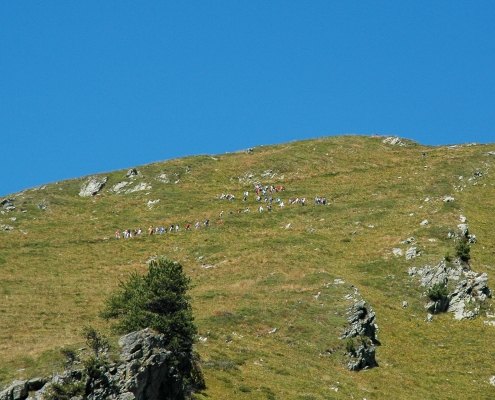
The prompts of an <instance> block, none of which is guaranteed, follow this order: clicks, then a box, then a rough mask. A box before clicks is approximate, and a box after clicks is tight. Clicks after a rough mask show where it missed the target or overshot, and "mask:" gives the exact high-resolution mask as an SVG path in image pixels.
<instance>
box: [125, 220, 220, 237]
mask: <svg viewBox="0 0 495 400" xmlns="http://www.w3.org/2000/svg"><path fill="white" fill-rule="evenodd" d="M219 223H221V222H220V220H219ZM203 226H204V227H208V226H210V220H209V219H207V220H206V221H205V222H203ZM194 227H195V228H196V229H199V228H201V223H200V222H199V221H198V222H196V223H195V224H194ZM184 229H185V230H186V231H189V230H191V224H189V223H188V224H186V226H185V227H184ZM179 230H180V226H179V224H172V225H170V228H166V227H164V226H163V225H162V226H160V227H158V226H157V227H153V225H150V227H149V228H148V235H162V234H164V233H174V232H179ZM142 234H143V231H142V229H141V228H139V229H133V230H132V229H126V230H125V231H124V232H123V237H124V239H128V238H132V237H134V236H140V235H142ZM121 237H122V236H121V234H120V230H118V229H117V231H116V232H115V239H121Z"/></svg>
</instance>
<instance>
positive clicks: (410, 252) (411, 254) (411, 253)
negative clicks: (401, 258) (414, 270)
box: [406, 247, 421, 260]
mask: <svg viewBox="0 0 495 400" xmlns="http://www.w3.org/2000/svg"><path fill="white" fill-rule="evenodd" d="M420 255H421V252H420V251H419V250H418V249H417V248H416V247H410V248H408V249H407V251H406V260H410V259H412V258H415V257H419V256H420Z"/></svg>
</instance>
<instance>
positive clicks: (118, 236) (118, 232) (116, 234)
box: [115, 229, 120, 239]
mask: <svg viewBox="0 0 495 400" xmlns="http://www.w3.org/2000/svg"><path fill="white" fill-rule="evenodd" d="M115 239H120V231H119V230H118V229H117V231H116V232H115Z"/></svg>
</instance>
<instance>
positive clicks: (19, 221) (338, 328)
mask: <svg viewBox="0 0 495 400" xmlns="http://www.w3.org/2000/svg"><path fill="white" fill-rule="evenodd" d="M494 164H495V144H488V145H479V144H463V145H452V146H435V147H433V146H423V145H420V144H418V143H415V142H413V141H410V140H405V139H399V138H384V137H362V136H340V137H325V138H320V139H313V140H305V141H298V142H291V143H285V144H280V145H275V146H262V147H255V148H253V149H249V150H248V151H242V152H238V153H230V154H221V155H215V156H206V155H205V156H196V157H185V158H180V159H174V160H168V161H164V162H158V163H153V164H149V165H143V166H136V167H135V168H134V169H131V170H129V171H127V170H120V171H114V172H109V173H105V174H99V175H97V176H92V177H84V178H80V179H71V180H67V181H61V182H56V183H51V184H47V185H44V186H41V187H37V188H32V189H26V190H24V191H22V192H20V193H16V194H12V195H10V196H7V197H5V198H2V199H0V201H1V207H2V208H1V210H2V214H1V215H0V229H1V230H0V295H1V298H2V303H1V304H0V326H1V327H2V329H0V379H1V382H2V383H3V384H7V383H9V382H10V381H11V380H12V379H14V378H19V379H25V378H29V377H32V376H35V375H40V374H41V375H42V374H47V373H51V372H52V370H54V369H57V368H60V364H59V362H60V361H59V355H58V349H59V348H60V347H61V346H67V345H73V346H78V345H80V343H81V336H80V332H81V330H82V328H83V327H84V326H87V325H91V326H94V327H96V328H98V329H100V330H102V331H104V332H106V333H107V334H110V332H109V330H108V325H107V323H106V322H105V321H103V320H101V319H100V318H99V317H98V313H99V310H100V309H101V307H102V305H103V302H104V300H105V298H106V297H107V296H108V295H109V294H110V293H111V292H112V290H114V288H115V287H116V286H117V285H118V283H119V279H123V278H125V276H126V275H127V274H129V273H130V272H133V271H140V272H144V271H145V270H146V268H147V266H146V262H147V261H148V260H150V259H152V258H153V257H155V256H160V255H164V256H166V257H168V258H170V259H172V260H177V261H179V262H180V263H181V264H182V265H183V266H184V270H185V271H186V273H187V274H188V276H190V277H191V278H192V282H193V284H194V289H193V290H192V292H191V295H192V304H193V309H194V315H195V318H196V324H197V326H198V328H199V336H198V341H197V344H196V350H197V351H198V352H199V354H200V355H201V357H202V360H203V371H204V374H205V379H206V384H207V387H208V388H207V389H206V390H205V391H204V392H203V393H201V394H198V395H197V397H198V398H200V399H201V398H213V399H232V398H240V399H244V398H245V399H260V398H267V399H288V398H290V399H292V398H293V399H327V398H328V399H330V398H332V399H333V398H346V399H348V398H359V399H361V398H367V399H388V398H398V399H424V398H439V399H448V398H452V399H454V398H461V397H464V398H491V397H493V396H494V395H495V387H494V386H492V385H491V384H490V379H491V377H492V376H494V375H495V361H494V355H493V350H492V349H491V347H490V345H491V343H493V341H494V340H495V326H494V325H495V322H494V321H495V318H494V317H493V314H494V313H495V311H494V310H493V305H492V303H493V301H492V300H491V299H490V298H489V297H487V298H486V299H485V300H484V301H483V302H477V300H476V299H475V300H473V301H472V302H471V303H470V304H467V305H468V306H469V307H468V308H469V310H471V311H472V310H474V309H475V308H476V309H477V310H476V313H473V315H472V317H473V318H464V319H462V320H456V319H455V315H454V314H453V313H450V312H447V313H439V314H435V315H434V316H433V318H432V320H431V322H428V313H429V312H428V311H427V310H426V309H425V307H424V306H425V304H426V303H427V298H426V297H425V296H424V293H425V291H426V288H425V287H422V286H420V284H421V279H420V276H419V275H418V274H417V273H416V272H417V271H418V270H421V271H422V273H424V271H425V266H431V267H434V266H437V265H439V264H440V263H442V262H444V263H445V266H446V268H450V269H451V271H454V270H455V269H456V268H457V267H458V266H461V271H462V269H464V270H467V269H468V268H470V269H471V270H472V271H473V274H481V273H487V276H488V283H487V284H488V287H492V288H494V287H495V284H493V283H492V282H493V281H492V279H493V273H494V271H495V262H494V254H495V238H494V236H493V234H492V227H493V226H494V222H495V214H494V213H493V212H492V210H493V205H494V203H495V176H494V175H493V173H492V167H493V165H494ZM91 182H93V183H91ZM256 184H261V185H263V186H272V185H273V186H274V187H276V188H279V189H280V191H275V192H274V193H273V194H271V193H268V194H267V196H268V197H270V196H273V198H274V200H273V203H272V204H273V206H272V207H273V209H272V211H270V212H269V211H268V210H267V205H268V204H269V202H265V200H264V196H263V195H261V197H262V198H261V201H260V202H259V201H257V200H256V193H255V192H254V190H253V189H254V186H255V185H256ZM101 185H102V186H101ZM88 186H90V187H89V189H88ZM100 186H101V187H100ZM282 187H283V190H282ZM82 189H87V193H86V192H85V191H84V190H82ZM246 191H248V192H249V195H248V196H247V199H246V201H243V196H244V192H246ZM222 194H225V195H233V196H234V200H229V199H228V198H227V197H228V196H225V197H224V198H223V196H222ZM86 195H87V196H86ZM277 197H278V198H280V200H281V201H283V202H284V207H283V208H281V207H280V206H279V203H277V201H276V199H277ZM315 197H319V198H320V197H325V199H326V204H325V205H323V204H315V202H314V199H315ZM296 198H299V199H302V198H306V205H304V206H303V205H301V203H297V204H289V199H291V200H294V199H296ZM260 204H261V205H263V208H264V209H263V212H259V211H258V208H259V206H260ZM246 209H249V212H245V211H246ZM222 211H223V213H222V215H221V216H220V213H221V212H222ZM239 211H240V212H239ZM463 218H464V222H463V220H462V219H463ZM206 220H209V221H210V223H209V226H208V227H206V226H204V222H205V221H206ZM425 221H427V223H425ZM196 222H200V225H201V226H200V229H196V228H195V227H194V225H195V223H196ZM188 223H189V224H191V230H188V231H186V230H185V226H186V224H188ZM172 224H173V225H174V226H175V225H179V227H180V229H179V231H178V232H175V230H174V232H169V233H164V234H161V235H160V234H158V235H151V236H149V235H148V234H147V229H148V227H149V226H150V225H153V227H161V226H164V227H165V228H170V226H171V225H172ZM460 224H467V225H468V227H469V235H475V238H471V239H473V240H472V243H470V246H471V251H470V257H471V258H470V260H469V265H467V264H465V263H464V264H462V263H461V262H460V261H458V260H456V250H455V248H456V244H457V243H459V241H460V240H461V239H462V237H466V235H467V234H468V233H467V232H462V228H459V226H458V225H460ZM138 228H141V229H142V230H143V234H142V235H138V236H135V237H133V238H130V239H124V238H121V239H116V238H115V235H114V234H115V232H116V230H120V232H121V233H122V232H123V231H124V230H125V229H131V230H134V229H138ZM460 230H461V231H460ZM466 230H467V227H466ZM411 238H413V240H410V239H411ZM466 238H467V237H466ZM412 248H414V249H415V250H411V249H412ZM406 252H408V258H406ZM414 268H415V269H414ZM411 271H413V272H411ZM414 271H416V272H414ZM473 276H474V275H473ZM477 276H478V275H477ZM458 278H459V279H460V280H462V279H464V277H462V276H459V277H458ZM449 279H451V275H449ZM456 282H457V281H455V282H454V281H453V280H452V279H451V281H450V282H449V285H451V286H452V285H454V286H455V283H456ZM449 290H453V287H449ZM360 300H363V301H365V302H366V304H367V306H368V307H369V306H370V307H372V310H373V311H374V313H376V319H375V320H374V323H376V324H377V326H378V329H379V330H378V331H377V341H378V343H377V345H376V361H377V363H378V366H377V367H374V368H369V369H367V370H363V371H359V372H355V371H350V370H349V369H348V366H347V365H348V362H349V358H348V357H346V356H345V355H344V353H345V352H346V346H347V343H348V341H347V340H346V339H341V337H342V335H343V334H344V332H345V330H346V329H348V328H349V323H348V321H347V318H348V317H349V315H348V310H349V308H350V307H352V306H353V305H354V304H355V303H356V302H358V301H360ZM474 314H477V315H474ZM114 340H115V338H114Z"/></svg>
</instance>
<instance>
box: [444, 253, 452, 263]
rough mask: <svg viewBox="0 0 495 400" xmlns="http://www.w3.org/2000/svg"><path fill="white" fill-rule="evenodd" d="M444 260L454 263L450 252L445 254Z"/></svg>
mask: <svg viewBox="0 0 495 400" xmlns="http://www.w3.org/2000/svg"><path fill="white" fill-rule="evenodd" d="M444 259H445V261H447V262H451V261H452V256H451V255H450V253H449V252H448V251H447V252H446V253H445V257H444Z"/></svg>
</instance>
